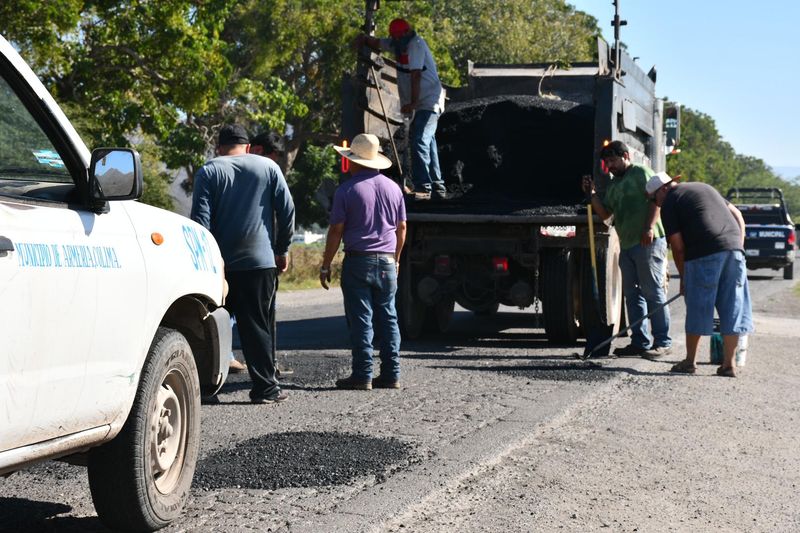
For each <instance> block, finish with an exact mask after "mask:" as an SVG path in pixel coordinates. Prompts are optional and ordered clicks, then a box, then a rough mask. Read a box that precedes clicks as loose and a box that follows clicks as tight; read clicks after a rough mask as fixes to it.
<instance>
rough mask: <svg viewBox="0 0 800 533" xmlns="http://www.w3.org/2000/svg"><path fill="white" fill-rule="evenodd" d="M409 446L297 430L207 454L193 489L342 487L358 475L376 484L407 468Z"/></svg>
mask: <svg viewBox="0 0 800 533" xmlns="http://www.w3.org/2000/svg"><path fill="white" fill-rule="evenodd" d="M411 456H412V448H411V446H410V445H408V444H406V443H403V442H401V441H399V440H397V439H394V438H374V437H366V436H363V435H357V434H348V433H335V432H313V431H298V432H289V433H275V434H268V435H262V436H260V437H256V438H253V439H249V440H246V441H244V442H240V443H238V444H237V445H236V446H235V447H233V448H229V449H224V450H220V451H218V452H214V453H212V454H210V455H209V456H208V457H206V458H205V459H203V460H202V461H201V462H200V463H198V466H197V472H196V473H195V477H194V485H193V487H194V488H195V489H201V490H203V489H206V490H207V489H218V488H249V489H267V490H276V489H282V488H287V487H324V486H331V485H346V484H348V483H350V482H352V481H353V480H355V479H357V478H359V477H361V476H375V477H376V478H377V479H378V481H382V480H383V478H384V476H385V475H386V472H387V471H389V470H390V469H392V468H393V467H397V466H398V465H400V464H407V463H408V462H409V460H410V458H411Z"/></svg>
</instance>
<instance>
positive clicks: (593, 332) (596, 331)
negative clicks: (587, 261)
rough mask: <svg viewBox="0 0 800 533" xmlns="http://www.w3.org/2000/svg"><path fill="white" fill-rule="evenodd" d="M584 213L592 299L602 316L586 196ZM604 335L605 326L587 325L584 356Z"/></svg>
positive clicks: (599, 315)
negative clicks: (589, 258) (585, 215)
mask: <svg viewBox="0 0 800 533" xmlns="http://www.w3.org/2000/svg"><path fill="white" fill-rule="evenodd" d="M586 213H587V218H588V222H589V254H590V257H591V262H592V300H593V302H594V309H595V312H596V313H597V316H598V317H602V316H603V315H602V313H600V290H599V289H598V286H599V285H598V283H597V254H596V253H595V246H594V216H593V213H592V199H591V197H589V198H588V203H587V204H586ZM606 335H608V332H607V331H606V330H605V328H601V327H600V326H597V325H595V326H590V327H589V329H588V331H587V332H586V351H584V358H586V357H588V355H586V353H594V352H595V351H596V350H598V349H600V348H601V347H602V346H603V344H602V342H601V341H602V340H603V339H604V338H605V336H606ZM590 349H591V351H590ZM605 355H608V354H607V353H606V354H605Z"/></svg>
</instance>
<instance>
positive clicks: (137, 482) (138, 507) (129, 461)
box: [88, 327, 200, 531]
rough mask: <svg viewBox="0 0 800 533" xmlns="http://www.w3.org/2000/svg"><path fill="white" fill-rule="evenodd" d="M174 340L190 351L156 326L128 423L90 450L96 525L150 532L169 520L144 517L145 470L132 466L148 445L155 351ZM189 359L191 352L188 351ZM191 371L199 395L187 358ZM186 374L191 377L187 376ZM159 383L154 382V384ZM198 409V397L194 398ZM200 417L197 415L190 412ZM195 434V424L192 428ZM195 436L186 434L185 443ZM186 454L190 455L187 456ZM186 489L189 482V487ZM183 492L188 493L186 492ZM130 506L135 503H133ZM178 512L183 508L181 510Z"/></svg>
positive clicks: (157, 370)
mask: <svg viewBox="0 0 800 533" xmlns="http://www.w3.org/2000/svg"><path fill="white" fill-rule="evenodd" d="M175 340H178V341H182V342H184V343H185V344H186V347H187V348H189V343H188V342H187V341H186V339H185V338H184V337H183V335H181V334H180V333H179V332H177V331H175V330H172V329H168V328H163V327H160V328H158V330H157V331H156V335H155V337H154V338H153V343H152V344H151V347H150V350H149V351H148V356H147V360H146V361H145V364H144V366H143V368H142V373H141V376H140V379H139V386H138V389H137V391H136V398H135V399H134V402H133V406H132V407H131V411H130V414H129V415H128V419H127V420H126V421H125V425H124V426H123V428H122V430H121V431H120V433H119V434H118V435H117V436H116V437H115V438H114V439H113V440H111V441H109V442H107V443H105V444H104V445H102V446H100V447H97V448H94V449H92V450H91V451H90V454H89V462H88V472H89V487H90V490H91V493H92V499H93V501H94V505H95V510H96V511H97V515H98V517H99V518H100V520H101V521H102V522H103V523H104V524H105V525H106V526H108V527H111V528H113V529H118V530H123V531H153V530H156V529H160V528H162V527H164V526H166V525H167V524H168V523H169V522H170V521H171V519H172V518H170V519H167V520H165V519H163V518H161V517H158V516H155V515H154V514H153V513H151V512H149V511H150V510H149V509H148V506H147V505H143V502H146V501H147V498H148V497H147V494H146V488H145V483H146V480H145V479H144V478H145V470H144V466H143V465H141V464H137V462H138V460H139V459H141V458H144V457H145V453H144V452H145V450H143V447H144V446H147V445H148V443H147V442H146V438H145V436H143V435H142V432H145V431H146V427H147V424H148V421H147V418H148V416H149V412H148V409H147V404H148V403H149V400H150V397H149V395H147V394H146V393H147V391H148V390H151V391H152V388H153V387H159V386H160V385H161V383H160V377H161V375H162V369H163V365H162V364H159V363H160V362H159V359H160V357H158V356H157V354H159V353H160V349H161V348H162V347H164V346H166V345H169V344H170V343H172V342H174V341H175ZM189 354H190V355H191V351H189ZM189 359H190V361H191V368H190V370H191V371H192V372H194V376H195V379H194V381H195V383H194V387H195V389H196V392H197V393H198V395H199V392H200V388H199V383H198V382H197V377H196V376H197V370H196V368H195V367H194V360H193V359H192V358H191V357H190V358H189ZM190 375H191V374H190ZM154 381H159V382H158V383H153V382H154ZM198 404H199V396H198ZM194 416H195V417H199V410H198V411H197V412H196V413H194ZM196 427H197V429H199V423H197V424H196ZM192 438H194V439H195V441H196V438H197V436H196V435H195V436H193V435H191V434H190V435H189V440H190V441H191V440H192ZM187 454H191V451H187ZM193 455H194V457H189V458H188V459H187V465H186V468H187V472H186V473H185V474H184V475H186V474H187V473H188V474H191V475H193V474H194V466H195V464H194V463H195V461H196V457H197V450H196V448H195V450H194V454H193ZM190 484H191V483H190ZM187 493H188V490H187ZM132 502H135V504H132ZM181 507H182V506H181Z"/></svg>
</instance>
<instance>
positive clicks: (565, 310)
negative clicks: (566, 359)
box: [539, 249, 580, 344]
mask: <svg viewBox="0 0 800 533" xmlns="http://www.w3.org/2000/svg"><path fill="white" fill-rule="evenodd" d="M573 254H574V252H572V251H570V250H567V249H560V250H545V251H543V252H542V255H541V263H540V269H541V280H540V281H539V286H540V287H541V294H542V304H543V305H544V311H543V319H544V330H545V333H546V334H547V338H548V340H549V341H550V342H552V343H556V344H574V343H575V341H576V340H577V339H578V327H579V324H578V315H577V313H576V312H575V300H576V298H575V296H576V295H575V294H574V293H575V291H576V290H577V289H578V288H579V287H580V284H579V283H576V282H577V279H576V276H575V275H574V271H575V261H574V259H573Z"/></svg>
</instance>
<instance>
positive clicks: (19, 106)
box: [0, 36, 231, 531]
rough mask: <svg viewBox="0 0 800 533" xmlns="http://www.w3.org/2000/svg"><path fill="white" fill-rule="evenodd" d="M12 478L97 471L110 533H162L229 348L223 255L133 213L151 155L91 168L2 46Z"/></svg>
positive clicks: (175, 220) (4, 445)
mask: <svg viewBox="0 0 800 533" xmlns="http://www.w3.org/2000/svg"><path fill="white" fill-rule="evenodd" d="M0 76H1V77H0V298H2V306H0V475H8V474H10V473H12V472H14V471H16V470H19V469H22V468H24V467H27V466H30V465H32V464H35V463H37V462H40V461H43V460H46V459H55V458H64V459H66V460H68V461H70V462H74V463H77V464H85V465H87V466H88V474H89V485H90V488H91V492H92V498H93V500H94V503H95V508H96V509H97V514H98V516H99V517H100V519H101V520H102V521H103V522H104V523H105V524H106V525H108V526H110V527H113V528H115V529H126V530H135V531H141V530H154V529H158V528H160V527H163V526H165V525H167V524H168V523H169V522H171V521H172V520H174V519H175V518H177V517H178V516H179V515H180V513H181V510H182V508H183V505H184V503H185V501H186V498H187V496H188V493H189V489H190V486H191V483H192V477H193V475H194V470H195V463H196V460H197V454H198V448H199V437H200V398H201V395H211V394H214V393H215V392H216V391H217V390H218V389H219V387H221V386H222V384H223V383H224V381H225V378H226V377H227V372H228V354H229V353H230V349H231V329H230V317H229V315H228V313H227V312H226V310H225V309H224V308H223V307H222V304H223V299H224V296H225V291H226V285H225V279H224V270H223V262H222V257H221V255H220V252H219V248H218V247H217V243H216V242H215V241H214V238H213V237H212V236H211V234H210V233H209V232H208V231H206V230H205V229H204V228H202V227H201V226H199V225H198V224H195V223H194V222H192V221H190V220H189V219H186V218H183V217H180V216H178V215H175V214H173V213H169V212H167V211H163V210H160V209H156V208H153V207H150V206H147V205H144V204H141V203H138V202H135V201H134V200H135V199H136V198H138V197H139V196H140V195H141V192H142V174H141V168H140V162H139V154H138V153H136V152H135V151H134V150H130V149H119V148H98V149H96V150H95V151H94V152H92V153H91V154H90V153H89V150H88V149H87V148H86V146H85V145H84V144H83V142H82V141H81V139H80V137H79V136H78V134H77V133H76V132H75V130H74V129H73V127H72V126H71V125H70V123H69V121H68V120H67V118H66V117H65V116H64V114H63V113H62V111H61V109H60V108H59V107H58V105H57V104H56V103H55V101H54V100H53V98H52V97H51V96H50V94H49V93H48V92H47V90H46V89H45V88H44V86H43V85H42V84H41V83H40V81H39V80H38V79H37V77H36V76H35V75H34V73H33V72H32V71H31V69H30V68H29V67H28V66H27V65H26V64H25V62H24V61H23V60H22V58H21V57H20V56H19V54H17V52H16V51H15V50H14V49H13V47H12V46H11V45H10V44H9V43H8V42H7V41H6V40H5V39H4V38H3V37H2V36H0Z"/></svg>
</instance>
